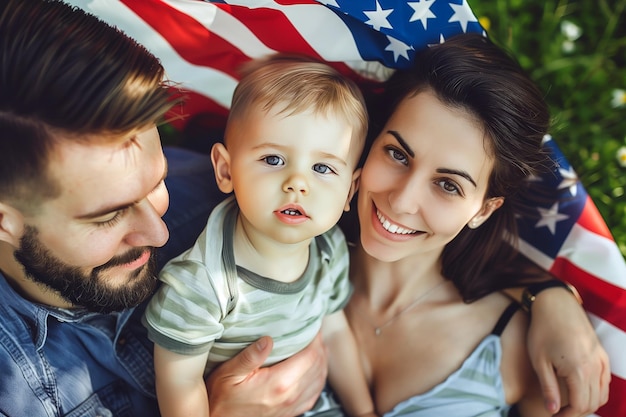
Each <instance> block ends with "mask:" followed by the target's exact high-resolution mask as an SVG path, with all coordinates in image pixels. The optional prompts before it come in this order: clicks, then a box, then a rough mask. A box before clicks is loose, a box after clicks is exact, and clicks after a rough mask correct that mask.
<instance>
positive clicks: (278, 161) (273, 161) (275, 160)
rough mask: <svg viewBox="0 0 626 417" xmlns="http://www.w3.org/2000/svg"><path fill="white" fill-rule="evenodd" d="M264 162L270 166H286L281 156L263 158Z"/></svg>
mask: <svg viewBox="0 0 626 417" xmlns="http://www.w3.org/2000/svg"><path fill="white" fill-rule="evenodd" d="M263 160H264V161H265V163H267V164H268V165H274V166H277V165H284V164H285V162H284V161H283V159H282V158H281V157H280V156H276V155H269V156H266V157H265V158H263Z"/></svg>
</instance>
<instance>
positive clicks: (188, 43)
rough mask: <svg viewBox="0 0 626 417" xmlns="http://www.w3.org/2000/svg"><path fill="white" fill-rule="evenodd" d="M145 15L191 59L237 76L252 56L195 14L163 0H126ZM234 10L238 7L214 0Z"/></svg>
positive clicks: (171, 43)
mask: <svg viewBox="0 0 626 417" xmlns="http://www.w3.org/2000/svg"><path fill="white" fill-rule="evenodd" d="M122 1H123V2H124V3H125V4H126V5H127V6H128V7H129V8H130V9H132V10H133V11H134V12H135V13H136V14H137V15H138V16H140V18H141V19H143V20H144V21H145V22H146V23H147V24H149V25H150V26H152V27H153V28H154V30H155V31H157V32H159V33H160V35H161V36H163V37H164V38H165V39H166V40H167V42H168V43H169V44H170V46H171V47H172V48H173V49H175V50H176V52H177V53H178V54H179V55H180V56H181V57H183V58H184V59H185V60H186V61H187V62H189V63H192V64H194V65H200V66H204V67H209V68H214V69H216V70H218V71H221V72H223V73H226V74H229V75H230V76H232V77H234V78H239V77H237V76H236V74H237V69H238V68H239V67H240V66H241V64H243V63H245V62H247V61H248V60H249V59H250V58H248V57H247V56H246V55H244V54H242V53H241V52H240V50H239V49H238V48H235V47H234V46H233V45H232V44H231V43H229V42H228V41H226V40H225V39H223V38H221V37H220V36H217V35H216V34H214V33H213V32H211V31H209V30H208V29H207V28H205V27H204V26H203V25H202V24H200V23H199V22H198V21H197V20H195V19H194V18H193V17H191V16H189V15H187V14H185V13H181V12H180V11H178V10H177V9H174V8H172V7H170V6H169V5H167V4H166V3H163V2H161V1H148V0H145V1H133V0H122ZM214 6H216V7H221V8H223V9H226V10H228V13H232V10H230V9H235V8H236V7H233V6H229V5H227V4H214Z"/></svg>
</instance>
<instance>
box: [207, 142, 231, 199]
mask: <svg viewBox="0 0 626 417" xmlns="http://www.w3.org/2000/svg"><path fill="white" fill-rule="evenodd" d="M211 162H212V163H213V170H214V171H215V181H216V182H217V186H218V187H219V189H220V190H221V191H222V192H223V193H226V194H228V193H231V192H232V191H233V181H232V178H231V176H230V154H229V153H228V150H227V149H226V147H225V146H224V144H222V143H216V144H215V145H213V147H212V148H211Z"/></svg>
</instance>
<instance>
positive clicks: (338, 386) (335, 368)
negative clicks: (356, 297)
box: [322, 311, 376, 417]
mask: <svg viewBox="0 0 626 417" xmlns="http://www.w3.org/2000/svg"><path fill="white" fill-rule="evenodd" d="M322 335H323V337H324V344H325V345H326V347H327V348H328V381H329V382H330V385H331V386H332V388H333V390H334V391H335V393H336V394H337V395H338V396H339V400H340V402H341V405H342V407H343V408H344V410H345V411H346V412H347V413H348V415H350V416H353V417H354V416H363V417H365V416H367V417H373V416H376V413H375V412H374V402H373V401H372V397H371V395H370V392H369V388H368V386H367V383H366V381H365V373H364V372H363V368H362V366H361V362H360V360H359V352H358V348H357V344H356V340H355V339H354V336H353V335H352V331H351V330H350V326H349V325H348V321H347V320H346V316H345V315H344V313H343V311H338V312H336V313H333V314H331V315H329V316H326V317H325V318H324V322H323V324H322Z"/></svg>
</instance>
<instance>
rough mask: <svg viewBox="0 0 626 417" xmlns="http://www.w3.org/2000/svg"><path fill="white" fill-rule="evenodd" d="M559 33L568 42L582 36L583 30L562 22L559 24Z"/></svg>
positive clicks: (567, 22)
mask: <svg viewBox="0 0 626 417" xmlns="http://www.w3.org/2000/svg"><path fill="white" fill-rule="evenodd" d="M561 33H562V34H563V36H565V38H566V39H567V40H568V41H575V40H576V39H578V38H580V36H581V35H582V34H583V30H582V29H581V28H580V27H579V26H578V25H576V24H575V23H572V22H570V21H569V20H564V21H562V22H561Z"/></svg>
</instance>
